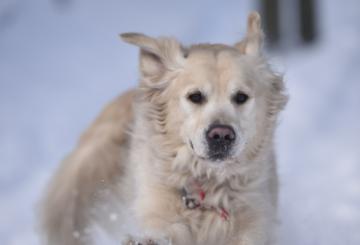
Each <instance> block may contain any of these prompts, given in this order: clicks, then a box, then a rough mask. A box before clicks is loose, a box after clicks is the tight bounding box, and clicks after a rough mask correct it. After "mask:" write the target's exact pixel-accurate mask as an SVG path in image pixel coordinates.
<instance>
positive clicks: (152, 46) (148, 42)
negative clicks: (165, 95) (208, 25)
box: [120, 33, 185, 87]
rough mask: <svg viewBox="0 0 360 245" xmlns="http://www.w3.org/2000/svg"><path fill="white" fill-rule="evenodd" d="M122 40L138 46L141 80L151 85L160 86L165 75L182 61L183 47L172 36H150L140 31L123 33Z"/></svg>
mask: <svg viewBox="0 0 360 245" xmlns="http://www.w3.org/2000/svg"><path fill="white" fill-rule="evenodd" d="M120 36H121V38H122V40H124V41H125V42H127V43H130V44H134V45H136V46H138V47H139V48H140V60H139V63H140V64H139V66H140V72H141V78H142V79H141V82H142V83H145V84H146V85H148V86H151V87H161V86H162V85H163V84H164V83H166V82H167V81H164V80H166V78H165V76H166V74H168V73H169V72H172V71H176V70H177V69H179V68H180V67H181V66H182V64H183V61H184V59H185V58H184V54H183V49H182V47H181V45H180V43H179V42H178V41H176V40H175V39H172V38H152V37H149V36H146V35H144V34H141V33H123V34H121V35H120Z"/></svg>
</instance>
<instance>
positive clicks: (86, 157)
mask: <svg viewBox="0 0 360 245" xmlns="http://www.w3.org/2000/svg"><path fill="white" fill-rule="evenodd" d="M259 18H260V16H259V15H258V14H251V15H250V17H249V24H248V26H249V29H248V34H247V36H246V37H245V38H244V40H243V41H242V42H239V43H238V44H236V45H235V46H226V45H212V44H202V45H194V46H191V47H188V48H187V47H183V46H182V45H181V44H179V43H178V42H177V41H176V40H175V39H166V38H161V39H155V38H150V37H147V36H145V35H142V34H135V33H129V34H125V35H123V39H124V40H125V41H127V42H129V43H132V44H135V45H137V46H139V47H140V49H141V52H140V72H141V78H140V84H139V86H138V87H137V88H135V89H134V90H132V91H129V92H127V93H125V94H124V95H122V96H120V97H119V98H118V99H116V100H115V101H114V102H112V103H111V104H110V105H109V106H108V107H107V108H106V109H105V110H104V112H103V113H102V114H101V115H100V116H99V118H98V119H97V120H96V121H95V122H94V124H93V125H92V126H91V127H90V128H89V129H88V130H87V131H86V132H85V133H84V135H83V136H82V138H81V139H80V142H79V144H78V146H77V148H76V149H75V150H74V151H73V153H72V154H71V155H70V156H69V157H67V159H66V160H65V161H64V162H63V164H62V165H61V166H60V168H59V170H58V171H57V172H56V174H55V176H54V178H53V179H52V181H51V183H50V185H49V188H48V190H47V193H46V195H45V197H44V200H43V205H42V207H43V208H42V211H41V221H42V223H41V225H42V229H43V230H44V242H45V244H51V245H60V244H66V245H81V244H91V243H92V237H91V230H92V228H93V227H94V224H100V226H103V227H106V229H107V230H112V231H113V232H114V231H115V232H116V227H115V229H114V225H112V223H111V222H109V220H108V218H109V216H107V215H106V214H107V211H108V209H109V207H110V206H111V207H117V208H118V212H117V213H116V216H111V217H112V218H113V219H115V218H116V219H117V220H118V221H119V222H120V223H121V224H120V225H121V227H123V228H124V227H125V226H126V224H127V222H129V218H125V216H126V215H125V214H128V217H129V214H131V217H132V218H130V220H131V221H132V222H133V223H134V224H135V226H136V230H137V231H139V234H129V235H130V236H131V237H132V238H131V239H132V240H134V241H135V240H136V241H140V242H142V243H144V244H147V243H146V241H148V244H151V242H153V243H156V244H169V243H172V244H179V245H181V244H184V245H185V244H209V245H212V244H213V245H215V244H234V245H235V244H239V245H265V244H267V245H270V244H274V242H275V239H274V229H275V227H276V207H277V175H276V159H275V153H274V145H273V137H274V131H275V128H276V123H277V116H278V113H279V112H280V111H281V110H282V109H283V107H284V106H285V104H286V101H287V97H286V95H285V94H284V93H285V91H284V84H283V80H282V77H281V76H279V75H277V74H275V73H274V72H273V71H272V70H271V68H270V67H269V65H268V64H267V61H266V59H265V58H264V57H263V56H262V55H261V52H260V49H261V43H262V35H263V34H262V31H261V30H260V29H259V28H260V19H259ZM214 72H215V73H214ZM189 74H190V76H189ZM209 74H211V75H209ZM213 76H216V77H218V79H217V80H216V82H213V83H211V84H210V83H209V81H208V80H206V79H203V78H204V77H207V78H209V77H210V78H212V77H213ZM195 77H196V78H197V80H196V81H195V80H194V81H192V82H191V81H190V80H191V79H194V78H195ZM235 78H236V79H237V80H238V82H235V83H234V82H233V80H234V79H235ZM236 79H235V80H236ZM234 84H235V85H234ZM195 85H196V86H198V87H199V88H204V89H206V88H208V87H209V86H213V87H212V90H209V91H212V92H211V93H216V94H217V95H220V94H221V93H224V92H222V91H223V90H224V91H225V90H226V88H227V87H228V86H243V87H244V88H247V89H249V90H251V91H250V92H251V93H252V96H253V97H254V99H253V102H249V103H248V104H249V105H244V106H243V107H242V108H238V107H234V106H233V105H231V104H230V103H229V102H228V98H227V97H226V96H228V95H226V96H225V95H223V94H222V95H221V96H220V97H216V98H219V99H218V103H214V104H213V105H212V106H210V105H209V106H208V107H206V108H207V109H203V111H201V110H202V109H199V108H198V107H194V106H193V105H191V104H189V103H188V101H186V98H185V94H186V91H187V90H186V89H188V87H191V86H195ZM208 93H210V92H208ZM221 103H223V106H220V104H221ZM209 104H210V102H209ZM204 108H205V107H204ZM194 120H195V121H196V123H195V121H194ZM214 120H218V121H222V122H223V123H230V124H231V125H234V127H235V128H236V130H237V133H238V134H239V135H241V136H242V139H240V140H242V141H241V142H240V141H239V142H238V148H237V149H235V150H234V153H233V155H232V156H231V157H229V158H228V159H225V160H223V161H222V162H217V163H212V162H210V161H209V160H207V159H205V158H203V157H201V154H202V152H203V150H202V148H204V147H206V145H205V144H204V143H203V142H204V141H203V140H201V137H202V135H203V133H202V132H203V131H204V130H206V128H208V127H209V124H210V123H211V122H212V121H214ZM191 125H193V126H191ZM194 125H196V127H195V126H194ZM199 137H200V138H199ZM188 139H194V141H196V142H198V143H197V145H195V148H196V149H194V150H192V149H191V148H192V147H190V146H189V141H188ZM199 142H200V143H199ZM191 146H192V145H191ZM204 149H205V148H204ZM193 180H196V181H198V182H200V183H201V187H202V189H203V190H204V191H206V199H205V200H204V202H205V203H206V205H207V206H209V207H221V208H222V209H225V210H227V211H228V213H229V219H228V220H223V219H221V217H220V216H219V213H218V212H216V208H215V209H214V208H209V209H206V210H200V209H195V210H193V209H188V208H187V207H186V206H184V205H183V203H182V200H181V195H180V190H181V189H182V188H183V187H184V186H186V185H187V184H188V183H190V182H191V181H193ZM99 207H100V208H99ZM101 207H102V208H103V211H100V209H101ZM104 207H107V208H104ZM119 207H120V208H119ZM104 210H105V211H104ZM114 210H115V209H114ZM119 210H122V211H119ZM124 210H128V211H124ZM214 210H215V211H214ZM119 213H121V215H120V216H121V217H118V214H119ZM111 226H113V227H111ZM134 231H135V230H132V231H131V230H130V231H129V232H134ZM143 239H145V240H143ZM150 241H151V242H150ZM124 244H125V241H124Z"/></svg>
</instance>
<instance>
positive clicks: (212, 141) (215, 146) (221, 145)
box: [206, 124, 236, 159]
mask: <svg viewBox="0 0 360 245" xmlns="http://www.w3.org/2000/svg"><path fill="white" fill-rule="evenodd" d="M235 139H236V135H235V131H234V129H233V128H232V127H231V126H229V125H219V124H216V125H212V126H210V128H209V130H208V131H207V132H206V140H207V142H208V146H209V156H210V157H211V158H213V159H222V158H225V157H226V156H227V155H228V154H229V152H230V149H231V146H232V144H233V143H234V141H235Z"/></svg>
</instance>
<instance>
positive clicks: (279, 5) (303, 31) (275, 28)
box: [260, 0, 317, 47]
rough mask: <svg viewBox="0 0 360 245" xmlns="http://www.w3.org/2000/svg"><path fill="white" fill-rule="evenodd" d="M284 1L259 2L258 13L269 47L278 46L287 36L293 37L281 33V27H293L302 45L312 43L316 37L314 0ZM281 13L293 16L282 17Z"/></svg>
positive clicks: (283, 32) (261, 0)
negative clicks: (259, 13)
mask: <svg viewBox="0 0 360 245" xmlns="http://www.w3.org/2000/svg"><path fill="white" fill-rule="evenodd" d="M284 1H287V0H260V12H261V13H262V16H263V19H264V30H265V33H266V36H267V39H268V40H267V41H268V43H269V44H270V46H271V47H274V46H278V45H279V43H281V41H282V40H283V39H286V38H287V35H293V33H287V32H286V31H283V30H282V28H281V27H282V26H283V25H293V26H292V27H293V28H295V29H296V33H297V36H298V39H300V40H301V41H302V42H303V43H306V44H307V43H312V42H314V41H315V40H316V36H317V33H316V31H317V23H316V0H292V1H288V2H284ZM282 11H290V12H291V13H294V15H286V14H285V15H284V14H282ZM290 18H291V19H290Z"/></svg>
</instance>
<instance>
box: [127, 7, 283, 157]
mask: <svg viewBox="0 0 360 245" xmlns="http://www.w3.org/2000/svg"><path fill="white" fill-rule="evenodd" d="M121 36H122V38H123V40H125V41H126V42H129V43H132V44H135V45H137V46H139V47H140V50H141V53H140V71H141V84H140V89H142V91H144V94H145V95H146V96H145V97H146V98H147V100H148V102H149V103H150V104H152V105H153V106H152V111H151V113H153V114H154V116H153V117H152V119H153V120H154V121H155V124H156V126H155V128H156V129H157V130H159V133H162V134H164V135H168V137H171V138H172V139H177V140H178V141H179V142H181V143H183V144H185V145H186V146H187V148H188V150H189V151H191V152H192V153H193V155H195V156H196V157H198V158H199V159H205V160H206V161H208V162H212V163H221V162H229V161H233V159H239V158H240V157H241V156H242V155H244V154H246V155H247V156H249V157H250V156H251V155H252V154H256V151H258V150H259V149H261V148H262V147H263V144H264V143H265V142H266V140H268V138H269V137H268V136H270V135H271V134H272V129H273V124H274V122H275V120H276V116H277V113H278V112H279V111H280V110H281V109H282V108H283V106H284V104H285V102H286V96H285V95H284V94H283V81H282V78H281V77H279V76H277V75H276V74H274V73H273V72H272V71H271V69H270V68H269V66H268V64H267V63H266V61H265V59H264V58H263V56H262V55H261V46H262V41H263V34H262V30H261V27H260V16H259V14H257V13H252V14H250V15H249V18H248V30H247V34H246V36H245V38H244V39H243V40H242V41H240V42H238V43H236V44H235V45H234V46H227V45H221V44H200V45H193V46H191V47H188V48H187V47H184V46H182V45H181V44H180V43H179V42H178V41H176V40H175V39H170V38H157V39H155V38H151V37H148V36H145V35H143V34H137V33H126V34H122V35H121Z"/></svg>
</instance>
